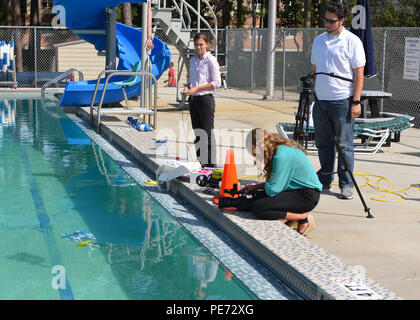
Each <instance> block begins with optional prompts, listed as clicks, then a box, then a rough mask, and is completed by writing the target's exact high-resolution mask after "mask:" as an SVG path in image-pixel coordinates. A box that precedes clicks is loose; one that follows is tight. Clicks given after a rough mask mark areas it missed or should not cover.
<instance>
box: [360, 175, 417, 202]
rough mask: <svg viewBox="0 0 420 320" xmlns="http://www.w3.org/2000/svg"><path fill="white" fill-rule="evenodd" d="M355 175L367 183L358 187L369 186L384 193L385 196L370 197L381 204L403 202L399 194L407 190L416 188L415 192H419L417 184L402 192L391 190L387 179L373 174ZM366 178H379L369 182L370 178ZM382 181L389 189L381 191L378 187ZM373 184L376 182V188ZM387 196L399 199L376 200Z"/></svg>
mask: <svg viewBox="0 0 420 320" xmlns="http://www.w3.org/2000/svg"><path fill="white" fill-rule="evenodd" d="M355 175H356V176H360V177H363V178H365V179H366V180H367V182H366V183H365V184H363V185H361V186H360V187H364V186H370V187H372V188H374V189H377V190H379V191H382V192H385V194H383V195H379V196H373V197H371V199H372V200H375V201H381V202H401V201H404V200H405V197H404V196H403V195H402V194H400V193H401V192H405V191H408V190H410V189H412V188H416V189H417V190H419V191H420V186H419V185H418V184H414V185H412V186H410V187H408V188H405V189H402V190H392V183H391V181H390V180H389V179H387V178H385V177H382V176H377V175H374V174H355ZM368 176H370V177H376V178H379V179H377V180H371V179H370V178H368ZM382 181H386V182H388V184H389V189H383V188H381V187H380V186H379V184H380V183H381V182H382ZM374 182H376V186H375V185H373V184H372V183H374ZM389 194H394V195H396V196H398V197H400V198H401V199H399V200H380V199H377V198H383V197H386V196H387V195H389Z"/></svg>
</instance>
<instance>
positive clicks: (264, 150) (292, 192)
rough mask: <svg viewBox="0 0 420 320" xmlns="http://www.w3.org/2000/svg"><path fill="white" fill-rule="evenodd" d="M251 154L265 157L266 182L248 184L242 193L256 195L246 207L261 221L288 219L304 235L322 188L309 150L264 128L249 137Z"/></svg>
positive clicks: (252, 132)
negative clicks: (310, 159) (308, 154)
mask: <svg viewBox="0 0 420 320" xmlns="http://www.w3.org/2000/svg"><path fill="white" fill-rule="evenodd" d="M246 144H247V148H248V151H249V152H250V153H251V154H252V155H253V156H254V157H256V159H257V162H258V159H259V158H260V159H261V158H262V157H263V160H262V161H261V162H262V163H263V165H264V175H265V178H266V182H265V183H260V184H256V185H247V186H245V187H244V188H242V189H241V190H240V191H242V192H244V193H245V194H249V193H252V194H254V195H255V196H254V197H253V198H252V199H250V201H249V203H248V205H247V207H248V209H249V211H251V212H253V213H254V214H255V215H256V216H257V217H258V218H261V219H270V220H286V221H287V222H286V224H287V225H288V226H289V227H292V226H293V225H294V224H296V222H297V224H298V226H297V232H299V233H300V234H302V235H303V234H304V233H305V232H306V231H307V230H308V228H309V224H310V220H309V219H308V215H309V212H310V211H312V210H313V209H314V208H315V207H316V205H317V204H318V201H319V198H320V193H321V190H322V185H321V183H320V182H319V179H318V176H317V174H316V172H315V169H314V167H313V166H312V163H311V162H310V161H309V159H308V157H307V156H306V151H305V149H304V148H302V147H301V146H300V145H299V144H298V143H297V142H295V141H293V140H288V139H282V138H280V137H278V136H276V135H274V134H271V133H270V132H268V131H266V130H263V129H254V130H252V131H251V132H250V133H249V134H248V136H247V142H246Z"/></svg>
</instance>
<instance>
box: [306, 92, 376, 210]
mask: <svg viewBox="0 0 420 320" xmlns="http://www.w3.org/2000/svg"><path fill="white" fill-rule="evenodd" d="M313 95H314V98H315V104H316V105H317V107H318V109H319V111H320V113H321V117H322V120H323V122H324V125H325V127H326V128H327V130H328V132H329V135H330V138H331V140H332V142H333V143H334V146H335V148H336V150H337V152H338V156H339V157H340V159H341V161H342V163H343V166H344V168H345V171H346V172H347V173H348V174H349V175H350V178H351V180H352V181H353V184H354V186H355V188H356V191H357V193H358V195H359V197H360V200H361V201H362V204H363V207H364V209H365V212H366V213H367V214H368V215H367V217H366V218H373V216H372V215H371V214H370V209H369V208H368V207H367V205H366V202H365V200H364V198H363V195H362V193H361V192H360V189H359V186H358V185H357V182H356V180H355V179H354V175H353V172H351V170H350V169H349V165H348V163H347V161H346V159H345V157H344V154H343V151H342V150H341V147H340V145H339V144H338V141H337V139H336V137H335V135H334V131H333V129H332V128H331V125H330V123H329V121H328V118H327V115H326V114H325V110H324V109H323V108H322V106H321V103H320V102H319V99H318V97H317V95H316V93H315V92H313Z"/></svg>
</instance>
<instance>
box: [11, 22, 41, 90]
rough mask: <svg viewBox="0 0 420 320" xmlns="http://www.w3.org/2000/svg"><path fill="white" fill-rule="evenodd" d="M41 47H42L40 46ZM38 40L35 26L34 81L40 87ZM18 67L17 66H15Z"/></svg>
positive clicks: (36, 86)
mask: <svg viewBox="0 0 420 320" xmlns="http://www.w3.org/2000/svg"><path fill="white" fill-rule="evenodd" d="M40 49H41V48H40ZM37 51H38V41H37V34H36V28H34V82H35V88H38V52H37ZM15 69H16V66H15Z"/></svg>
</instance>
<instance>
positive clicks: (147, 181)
mask: <svg viewBox="0 0 420 320" xmlns="http://www.w3.org/2000/svg"><path fill="white" fill-rule="evenodd" d="M144 183H145V184H154V185H157V182H156V181H154V180H144Z"/></svg>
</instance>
